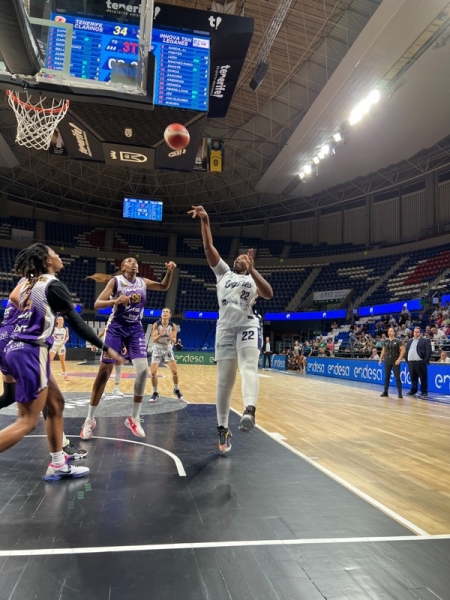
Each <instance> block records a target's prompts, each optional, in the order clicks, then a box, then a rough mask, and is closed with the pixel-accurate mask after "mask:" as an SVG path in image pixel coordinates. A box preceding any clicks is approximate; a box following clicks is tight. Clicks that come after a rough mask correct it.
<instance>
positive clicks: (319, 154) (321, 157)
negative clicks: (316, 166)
mask: <svg viewBox="0 0 450 600" xmlns="http://www.w3.org/2000/svg"><path fill="white" fill-rule="evenodd" d="M317 157H318V158H320V160H323V159H324V158H325V154H324V153H323V152H322V150H320V152H318V153H317Z"/></svg>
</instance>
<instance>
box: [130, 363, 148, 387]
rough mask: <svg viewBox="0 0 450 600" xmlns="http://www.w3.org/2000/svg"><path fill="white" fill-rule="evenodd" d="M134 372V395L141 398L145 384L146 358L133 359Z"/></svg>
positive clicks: (146, 372)
mask: <svg viewBox="0 0 450 600" xmlns="http://www.w3.org/2000/svg"><path fill="white" fill-rule="evenodd" d="M133 365H134V370H135V371H136V379H135V381H134V395H135V396H143V395H144V393H145V386H146V384H147V374H148V363H147V359H146V358H135V359H133Z"/></svg>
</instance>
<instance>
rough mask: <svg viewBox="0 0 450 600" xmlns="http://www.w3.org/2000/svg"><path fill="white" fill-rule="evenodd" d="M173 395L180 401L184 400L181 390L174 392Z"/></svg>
mask: <svg viewBox="0 0 450 600" xmlns="http://www.w3.org/2000/svg"><path fill="white" fill-rule="evenodd" d="M173 393H174V394H175V396H176V397H177V398H178V400H184V398H183V394H182V393H181V392H180V390H176V389H174V390H173Z"/></svg>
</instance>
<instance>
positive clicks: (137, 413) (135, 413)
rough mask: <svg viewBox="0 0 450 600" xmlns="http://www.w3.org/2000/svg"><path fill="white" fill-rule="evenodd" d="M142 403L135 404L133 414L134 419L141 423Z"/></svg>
mask: <svg viewBox="0 0 450 600" xmlns="http://www.w3.org/2000/svg"><path fill="white" fill-rule="evenodd" d="M141 408H142V402H133V412H132V414H131V416H132V418H133V419H134V420H135V421H139V417H140V414H141Z"/></svg>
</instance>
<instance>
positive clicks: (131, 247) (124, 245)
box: [113, 232, 169, 256]
mask: <svg viewBox="0 0 450 600" xmlns="http://www.w3.org/2000/svg"><path fill="white" fill-rule="evenodd" d="M113 250H114V252H122V253H124V254H127V253H129V254H132V255H134V254H158V255H159V256H167V253H168V250H169V238H168V236H153V235H140V234H134V233H123V232H121V233H115V234H114V243H113Z"/></svg>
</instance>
